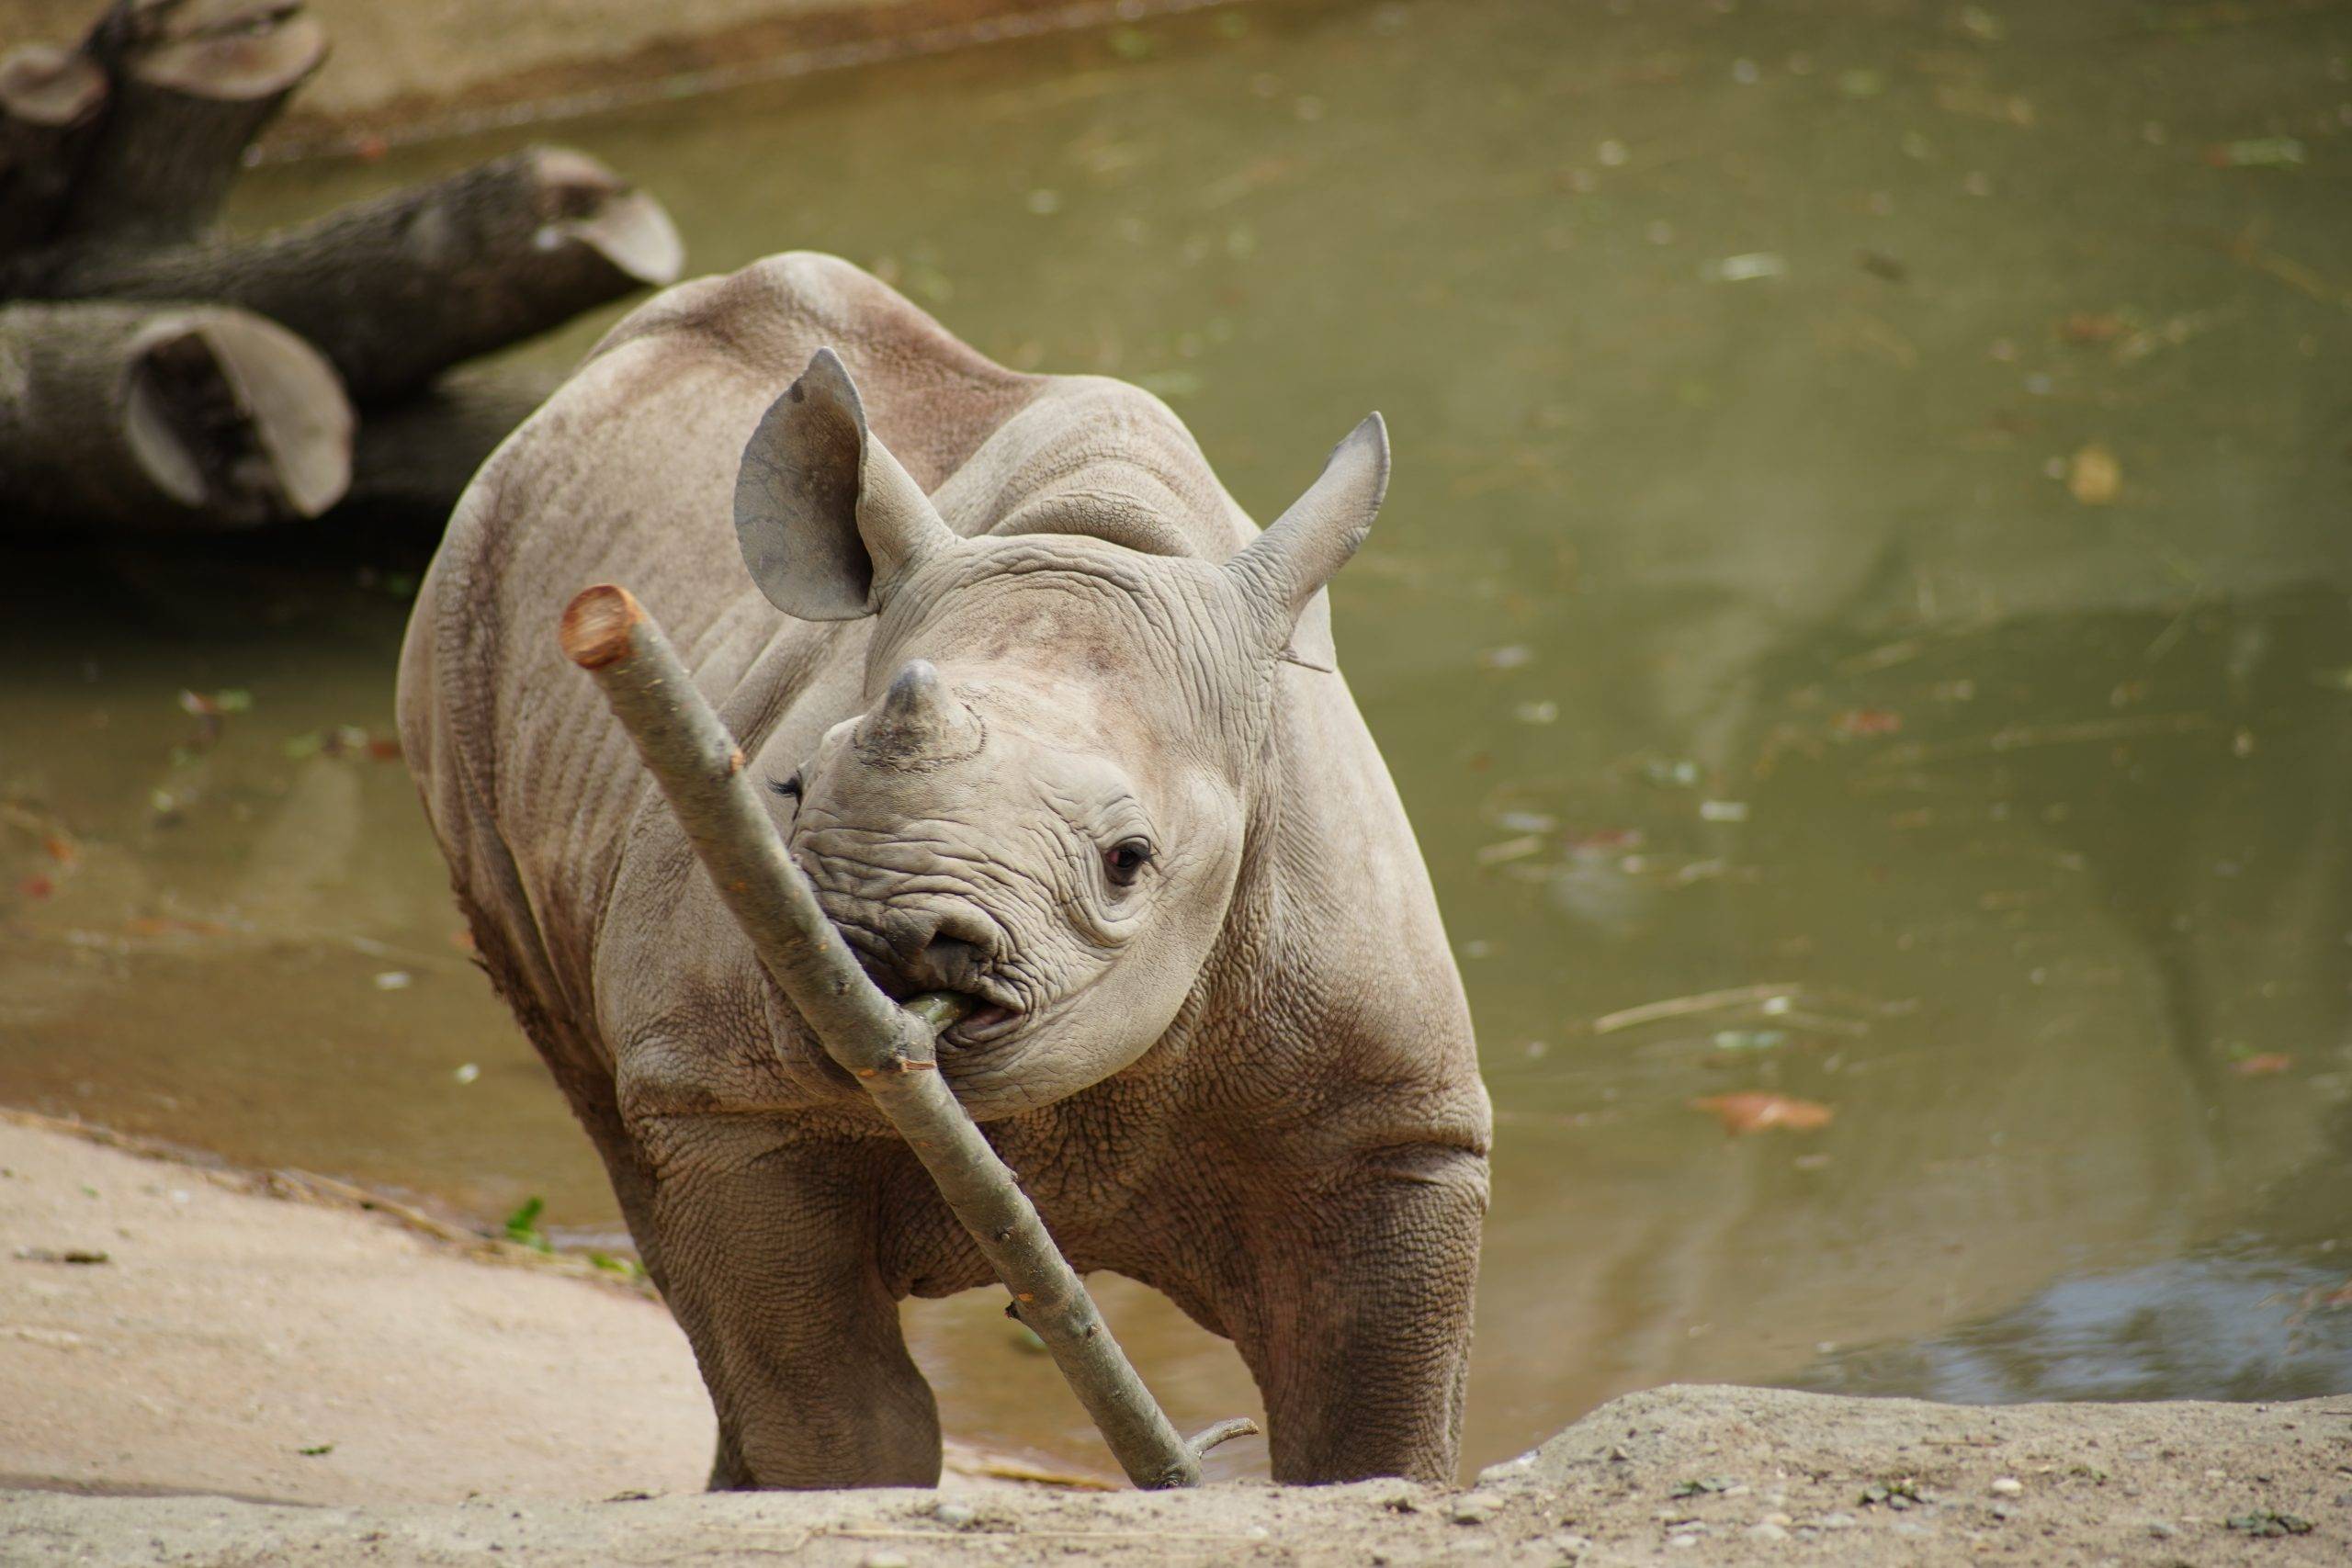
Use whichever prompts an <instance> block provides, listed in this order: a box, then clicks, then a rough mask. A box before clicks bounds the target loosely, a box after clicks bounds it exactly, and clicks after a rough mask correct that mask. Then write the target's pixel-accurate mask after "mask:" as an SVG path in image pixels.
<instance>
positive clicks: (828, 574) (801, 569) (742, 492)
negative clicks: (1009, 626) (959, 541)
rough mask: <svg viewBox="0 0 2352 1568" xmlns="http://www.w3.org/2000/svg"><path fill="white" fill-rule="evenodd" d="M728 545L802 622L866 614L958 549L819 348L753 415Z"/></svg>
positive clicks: (852, 388) (844, 376)
mask: <svg viewBox="0 0 2352 1568" xmlns="http://www.w3.org/2000/svg"><path fill="white" fill-rule="evenodd" d="M735 538H736V541H737V542H738V543H739V544H741V546H742V547H743V564H744V565H745V566H747V567H749V568H751V570H752V581H754V582H756V583H758V584H759V585H760V592H763V593H764V594H766V595H767V597H768V603H770V604H774V605H775V607H776V608H777V609H779V610H782V611H783V612H784V613H785V614H786V615H797V616H799V617H800V618H801V619H802V620H804V621H854V620H855V619H857V618H858V617H859V616H861V615H872V614H873V613H874V612H875V610H876V609H877V608H878V607H879V606H880V604H881V602H882V598H883V596H884V595H885V594H886V593H887V592H888V591H889V585H890V581H891V580H892V579H893V578H895V577H897V576H899V574H901V573H903V572H905V571H907V570H910V568H912V567H913V566H914V565H915V564H916V563H917V562H918V561H920V560H922V559H923V558H925V557H927V556H929V555H931V554H933V553H934V552H935V551H937V550H940V549H943V548H944V547H948V546H951V545H953V544H955V543H956V534H955V531H954V530H953V529H951V528H949V527H948V526H947V525H946V524H945V523H944V522H943V521H942V520H941V519H940V515H939V513H938V511H937V509H936V508H934V507H933V505H932V504H931V498H930V497H929V496H927V495H925V494H923V492H922V486H921V485H919V484H917V483H915V481H914V479H913V477H912V476H911V475H910V474H909V473H908V472H907V470H906V469H904V468H900V467H899V460H898V459H897V458H896V457H892V456H890V450H889V448H888V447H887V446H883V445H882V443H881V441H880V440H879V439H878V438H877V437H876V435H875V434H874V432H873V431H872V430H871V429H869V428H868V427H867V425H866V423H865V405H864V404H862V403H861V402H859V400H858V396H857V386H856V384H855V383H854V382H853V381H852V380H851V379H850V378H849V369H848V367H846V366H844V365H842V362H841V356H840V355H836V354H835V353H834V352H833V351H832V350H831V349H830V348H820V349H819V350H818V351H817V355H816V357H815V358H813V359H811V360H809V368H808V369H806V370H804V371H802V372H801V373H800V379H798V380H797V381H795V382H794V383H793V384H792V385H791V386H790V387H788V388H786V389H785V393H784V395H783V396H782V397H780V398H778V399H776V400H775V402H773V403H771V404H769V405H768V412H766V413H764V414H763V415H761V416H760V427H759V428H758V429H757V430H755V431H753V432H752V439H751V441H750V443H749V444H748V445H747V446H744V448H743V462H742V466H741V468H738V469H737V470H736V472H735Z"/></svg>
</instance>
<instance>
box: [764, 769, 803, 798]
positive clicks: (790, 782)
mask: <svg viewBox="0 0 2352 1568" xmlns="http://www.w3.org/2000/svg"><path fill="white" fill-rule="evenodd" d="M768 788H770V789H772V790H774V791H775V792H776V794H778V795H782V796H784V798H785V799H786V800H798V799H799V798H800V775H799V774H798V773H795V774H793V775H792V776H791V777H790V778H788V779H770V780H769V781H768Z"/></svg>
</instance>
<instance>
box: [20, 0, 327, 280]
mask: <svg viewBox="0 0 2352 1568" xmlns="http://www.w3.org/2000/svg"><path fill="white" fill-rule="evenodd" d="M84 49H85V52H86V53H88V54H89V55H91V56H92V57H93V58H95V59H96V62H97V63H98V64H99V65H100V66H102V67H104V68H105V70H106V71H107V73H108V74H110V75H111V76H112V77H113V79H114V98H113V103H112V105H111V107H109V108H108V109H107V116H106V119H105V122H104V123H103V124H102V125H101V126H100V127H99V128H98V131H97V135H96V139H95V140H94V141H93V143H92V145H91V147H90V151H89V155H88V157H87V158H86V159H85V161H84V162H83V164H82V166H81V168H80V169H79V171H78V172H77V173H76V174H75V175H74V184H73V190H72V193H71V195H70V197H68V199H67V202H66V206H65V210H64V215H63V218H62V221H61V222H60V223H59V225H58V237H59V238H60V239H61V240H62V241H64V242H66V243H73V244H75V245H79V246H107V245H115V244H137V245H160V244H177V243H185V242H187V241H190V240H193V239H195V238H197V237H198V235H199V234H201V233H203V232H204V231H205V230H206V229H207V228H209V226H210V224H211V222H212V220H213V219H214V218H215V217H216V216H217V215H218V214H219V212H220V203H221V200H222V199H223V198H224V197H226V196H227V195H228V194H229V186H230V182H231V181H232V180H234V179H235V178H236V177H237V171H238V170H239V169H240V168H242V167H243V162H244V152H245V148H246V146H247V145H248V144H249V143H250V142H251V141H253V139H254V137H255V136H256V135H258V134H259V133H260V131H261V129H262V128H263V127H264V126H266V125H267V124H268V123H269V122H270V120H271V119H272V118H275V117H276V116H277V111H278V109H279V108H280V107H282V106H283V105H284V104H285V102H286V99H287V96H288V95H289V94H290V93H292V92H293V91H294V89H295V88H297V87H299V86H300V85H302V84H303V82H305V81H306V80H308V79H309V77H310V75H311V72H313V71H316V70H317V69H318V68H319V62H321V61H322V60H324V59H325V58H326V51H327V39H326V31H325V29H324V28H321V27H320V26H319V24H318V23H316V22H314V21H312V20H311V18H310V17H305V16H303V15H302V14H301V7H300V3H299V0H117V4H116V5H115V6H113V7H112V8H111V9H110V10H108V11H107V14H106V16H105V17H103V18H101V20H100V21H99V23H98V25H97V27H96V29H95V30H93V31H92V33H91V35H90V39H89V42H88V43H87V44H85V46H84Z"/></svg>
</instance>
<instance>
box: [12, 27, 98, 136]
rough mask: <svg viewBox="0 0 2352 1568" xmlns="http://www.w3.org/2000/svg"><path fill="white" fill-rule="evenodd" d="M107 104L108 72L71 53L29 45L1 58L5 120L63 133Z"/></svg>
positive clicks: (88, 59) (73, 52)
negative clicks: (66, 128)
mask: <svg viewBox="0 0 2352 1568" xmlns="http://www.w3.org/2000/svg"><path fill="white" fill-rule="evenodd" d="M106 100H107V73H105V72H104V71H102V70H100V69H99V68H98V65H97V62H95V61H93V60H92V59H90V57H89V56H87V55H85V54H82V53H80V52H78V51H74V50H67V49H58V48H55V47H53V46H51V45H49V44H45V43H28V44H27V45H25V46H24V47H23V48H21V49H15V50H11V51H8V54H7V57H6V59H0V115H5V116H6V118H9V119H14V120H20V121H22V122H24V123H25V124H28V125H38V126H42V127H45V128H48V129H51V130H62V129H63V128H64V127H66V126H70V125H78V124H80V123H81V122H82V121H84V120H86V119H88V118H90V117H91V116H93V115H95V114H96V113H97V112H98V108H99V106H101V105H102V104H104V103H105V102H106Z"/></svg>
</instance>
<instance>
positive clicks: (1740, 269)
mask: <svg viewBox="0 0 2352 1568" xmlns="http://www.w3.org/2000/svg"><path fill="white" fill-rule="evenodd" d="M1788 275H1789V264H1788V262H1787V260H1786V259H1785V258H1784V257H1782V256H1781V255H1779V254H1775V253H1774V252H1771V251H1749V252H1747V254H1744V255H1736V256H1725V257H1724V258H1723V259H1722V260H1721V261H1711V262H1709V263H1708V264H1707V265H1704V266H1702V267H1701V268H1700V269H1699V276H1702V277H1703V278H1705V279H1706V280H1707V281H1708V282H1710V283H1752V282H1754V281H1755V280H1757V279H1758V278H1762V277H1786V276H1788Z"/></svg>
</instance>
